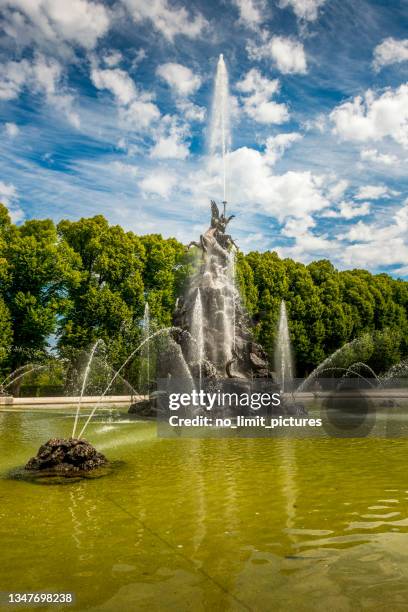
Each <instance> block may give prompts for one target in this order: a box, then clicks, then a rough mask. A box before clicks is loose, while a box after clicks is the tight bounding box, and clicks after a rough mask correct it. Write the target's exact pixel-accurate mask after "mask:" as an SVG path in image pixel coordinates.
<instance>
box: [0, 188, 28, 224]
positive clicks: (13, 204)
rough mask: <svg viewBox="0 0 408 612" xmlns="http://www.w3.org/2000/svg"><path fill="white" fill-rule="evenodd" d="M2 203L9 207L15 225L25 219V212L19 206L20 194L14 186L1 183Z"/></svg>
mask: <svg viewBox="0 0 408 612" xmlns="http://www.w3.org/2000/svg"><path fill="white" fill-rule="evenodd" d="M0 202H1V203H2V204H4V205H5V206H7V208H8V210H9V214H10V217H11V220H12V222H13V223H18V222H19V221H22V220H23V219H24V216H25V215H24V211H23V210H22V209H21V208H20V207H19V205H18V193H17V189H16V187H15V186H14V185H12V184H11V183H3V181H0Z"/></svg>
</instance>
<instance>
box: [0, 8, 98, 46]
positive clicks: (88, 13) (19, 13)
mask: <svg viewBox="0 0 408 612" xmlns="http://www.w3.org/2000/svg"><path fill="white" fill-rule="evenodd" d="M0 6H2V7H3V8H4V13H3V19H4V22H3V28H4V32H5V33H6V34H8V35H9V36H11V37H13V38H15V39H16V40H17V42H18V43H19V44H21V43H22V42H24V44H26V45H28V44H30V43H33V42H34V43H37V44H38V45H41V44H42V43H43V42H44V41H45V42H51V43H55V47H56V48H58V45H59V44H60V43H70V44H74V45H78V46H81V47H84V48H85V49H93V48H94V47H95V45H96V43H97V41H98V39H99V38H101V37H102V36H104V35H105V34H106V32H107V31H108V29H109V25H110V12H109V10H108V9H107V8H106V7H105V6H104V5H103V4H102V3H99V2H91V1H89V0H69V2H67V1H66V0H1V1H0Z"/></svg>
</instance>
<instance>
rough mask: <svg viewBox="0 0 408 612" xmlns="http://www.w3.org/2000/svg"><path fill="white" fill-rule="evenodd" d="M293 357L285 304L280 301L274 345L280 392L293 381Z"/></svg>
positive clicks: (285, 389)
mask: <svg viewBox="0 0 408 612" xmlns="http://www.w3.org/2000/svg"><path fill="white" fill-rule="evenodd" d="M293 369H294V368H293V357H292V347H291V343H290V336H289V326H288V315H287V312H286V304H285V302H284V300H282V301H281V305H280V313H279V321H278V330H277V337H276V343H275V372H276V376H277V381H278V383H279V384H280V388H281V390H282V391H287V390H289V389H290V386H291V382H292V381H293Z"/></svg>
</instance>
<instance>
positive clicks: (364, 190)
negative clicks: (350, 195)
mask: <svg viewBox="0 0 408 612" xmlns="http://www.w3.org/2000/svg"><path fill="white" fill-rule="evenodd" d="M391 195H398V192H396V191H391V190H390V189H388V187H386V186H385V185H365V186H363V187H360V189H359V190H358V191H357V193H356V195H355V196H354V199H355V200H379V199H380V198H389V197H390V196H391Z"/></svg>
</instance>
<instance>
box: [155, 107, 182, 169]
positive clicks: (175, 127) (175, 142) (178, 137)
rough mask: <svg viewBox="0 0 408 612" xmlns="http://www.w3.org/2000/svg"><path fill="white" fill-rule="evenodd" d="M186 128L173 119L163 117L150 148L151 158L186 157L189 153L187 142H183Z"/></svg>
mask: <svg viewBox="0 0 408 612" xmlns="http://www.w3.org/2000/svg"><path fill="white" fill-rule="evenodd" d="M187 136H188V130H187V128H186V126H185V125H182V124H180V123H178V122H177V120H175V119H174V117H168V116H167V117H164V118H163V121H162V122H161V124H160V127H159V129H158V134H157V136H156V142H155V145H154V146H153V148H152V149H151V150H150V157H152V158H153V159H186V158H187V157H188V155H189V147H188V143H186V142H185V139H186V137H187Z"/></svg>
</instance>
